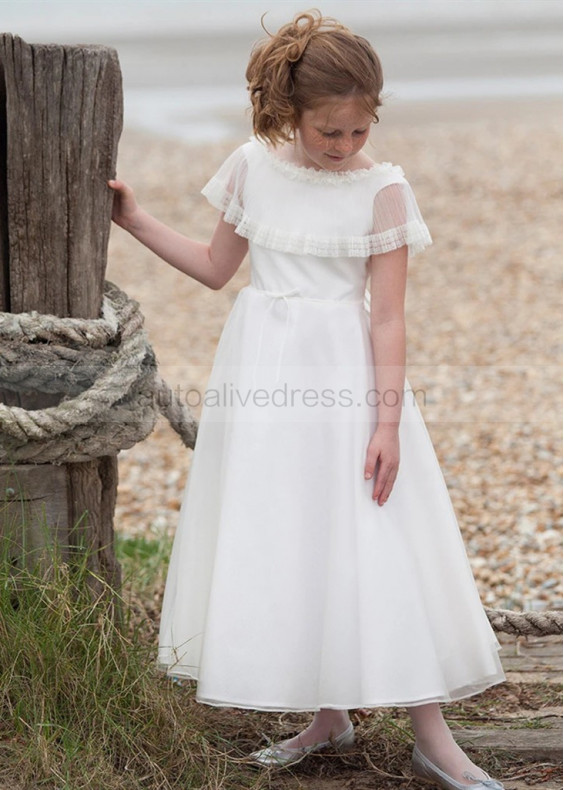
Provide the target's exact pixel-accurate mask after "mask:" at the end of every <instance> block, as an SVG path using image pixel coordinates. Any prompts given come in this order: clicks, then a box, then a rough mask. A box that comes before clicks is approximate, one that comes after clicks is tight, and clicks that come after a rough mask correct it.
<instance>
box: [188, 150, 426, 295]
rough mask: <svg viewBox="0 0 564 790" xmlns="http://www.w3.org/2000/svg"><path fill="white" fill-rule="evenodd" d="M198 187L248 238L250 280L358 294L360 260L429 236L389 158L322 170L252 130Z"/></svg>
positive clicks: (363, 271)
mask: <svg viewBox="0 0 564 790" xmlns="http://www.w3.org/2000/svg"><path fill="white" fill-rule="evenodd" d="M202 193H203V194H204V195H205V196H206V197H207V198H208V200H209V201H210V203H212V205H214V206H215V207H216V208H218V209H220V210H221V211H223V212H224V219H225V221H226V222H230V223H232V224H234V225H235V226H236V228H235V229H236V232H237V233H238V234H239V235H241V236H244V237H245V238H247V239H248V240H249V251H250V260H251V284H252V285H253V286H255V287H256V288H260V289H264V290H269V291H273V292H284V291H287V290H290V289H293V290H296V289H297V290H298V291H299V293H300V294H301V295H302V296H305V297H308V298H313V299H315V298H317V299H332V300H346V301H358V300H361V299H362V298H363V296H364V294H365V289H366V282H367V276H368V266H367V264H368V261H369V258H370V256H371V255H375V254H381V253H384V252H387V251H389V250H393V249H396V248H397V247H400V246H402V245H403V244H407V245H408V247H409V251H410V253H411V254H412V255H413V254H415V253H417V252H419V251H420V250H422V249H424V247H426V246H427V245H428V244H430V243H431V241H432V240H431V236H430V234H429V230H428V228H427V226H426V225H425V223H424V221H423V219H422V217H421V214H420V212H419V208H418V206H417V203H416V200H415V196H414V194H413V191H412V189H411V187H410V185H409V183H408V182H407V180H406V178H405V175H404V172H403V170H402V168H401V167H399V166H398V165H392V164H391V163H390V162H383V163H375V164H374V165H372V166H371V167H370V168H365V169H359V170H349V171H336V172H332V171H326V170H316V169H314V168H308V167H301V166H298V165H295V164H293V163H291V162H287V161H283V160H282V159H280V158H279V157H278V156H277V154H276V153H275V152H274V151H271V150H269V149H268V148H267V147H266V146H265V145H263V144H262V143H261V142H259V141H258V140H257V139H256V138H252V139H251V140H250V141H249V142H247V143H245V144H243V145H242V146H240V147H239V148H238V149H236V150H235V151H234V152H233V153H232V154H231V155H230V156H229V157H228V158H227V159H226V160H225V162H224V163H223V164H222V165H221V167H220V169H219V170H218V172H217V173H216V175H214V176H213V178H212V179H211V180H210V181H209V182H208V183H207V184H206V186H205V187H204V188H203V190H202Z"/></svg>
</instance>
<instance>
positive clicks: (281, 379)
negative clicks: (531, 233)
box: [158, 139, 505, 711]
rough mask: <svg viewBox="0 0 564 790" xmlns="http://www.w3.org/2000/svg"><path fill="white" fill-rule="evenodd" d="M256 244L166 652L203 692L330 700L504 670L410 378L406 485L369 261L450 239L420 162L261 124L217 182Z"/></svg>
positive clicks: (175, 565)
mask: <svg viewBox="0 0 564 790" xmlns="http://www.w3.org/2000/svg"><path fill="white" fill-rule="evenodd" d="M202 191H203V194H204V195H205V196H206V197H207V198H208V200H209V201H210V202H211V203H212V204H213V205H214V206H215V207H216V208H218V209H220V210H221V211H222V212H224V213H225V217H224V218H225V220H226V221H227V222H229V223H232V224H234V225H235V226H236V232H237V233H238V234H240V235H242V236H244V237H246V238H247V239H248V240H249V251H250V261H251V284H250V285H247V286H246V287H244V288H242V290H241V291H240V292H239V294H238V295H237V298H236V300H235V303H234V305H233V308H232V310H231V313H230V314H229V317H228V319H227V322H226V324H225V327H224V329H223V333H222V335H221V338H220V341H219V344H218V347H217V352H216V357H215V362H214V366H213V370H212V373H211V376H210V379H209V383H208V387H207V390H206V393H205V399H204V406H203V410H202V414H201V419H200V427H199V433H198V438H197V442H196V447H195V451H194V455H193V458H192V466H191V470H190V474H189V478H188V482H187V486H186V492H185V496H184V500H183V505H182V509H181V512H180V520H179V524H178V529H177V532H176V536H175V540H174V545H173V550H172V555H171V561H170V567H169V571H168V577H167V582H166V589H165V594H164V600H163V606H162V619H161V628H160V637H159V655H158V664H159V667H160V668H161V669H163V670H164V671H166V672H168V673H169V674H170V675H173V676H178V677H182V678H194V679H196V680H197V681H198V683H197V689H196V699H197V700H198V701H199V702H202V703H206V704H210V705H221V706H229V707H240V708H252V709H256V710H274V711H284V710H295V711H314V710H318V709H319V708H341V709H352V708H359V707H372V706H396V705H401V706H410V705H418V704H423V703H427V702H448V701H452V700H456V699H461V698H463V697H467V696H470V695H472V694H476V693H478V692H480V691H482V690H483V689H485V688H487V687H488V686H492V685H494V684H496V683H501V682H502V681H504V680H505V674H504V671H503V668H502V666H501V662H500V660H499V654H498V651H499V650H500V644H499V642H498V641H497V639H496V636H495V634H494V632H493V630H492V628H491V626H490V623H489V621H488V619H487V616H486V614H485V612H484V609H483V605H482V603H481V601H480V597H479V594H478V591H477V588H476V584H475V580H474V577H473V575H472V570H471V567H470V563H469V561H468V557H467V555H466V551H465V547H464V544H463V541H462V537H461V534H460V529H459V526H458V523H457V519H456V516H455V513H454V511H453V507H452V504H451V500H450V497H449V493H448V490H447V487H446V484H445V481H444V477H443V475H442V472H441V469H440V467H439V464H438V461H437V457H436V455H435V451H434V448H433V445H432V442H431V439H430V437H429V434H428V432H427V429H426V426H425V424H424V421H423V418H422V416H421V413H420V411H419V407H418V404H417V400H416V398H414V397H413V394H412V393H411V394H410V387H409V383H408V381H407V379H406V380H405V392H404V402H403V408H402V415H401V421H400V426H399V439H400V466H399V472H398V475H397V478H396V481H395V484H394V487H393V489H392V492H391V494H390V497H389V499H388V501H387V502H386V503H385V504H384V505H383V506H380V505H378V504H377V502H375V501H374V500H373V499H372V497H371V494H372V490H373V483H374V481H373V480H365V479H364V463H365V458H366V450H367V446H368V442H369V440H370V437H371V436H372V433H373V432H374V430H375V428H376V425H377V401H375V400H374V398H377V397H378V396H377V395H375V393H374V390H375V389H377V381H376V382H375V379H374V377H375V370H374V367H373V364H374V362H373V356H372V345H371V337H370V315H369V310H368V307H367V303H366V296H365V293H366V291H365V289H366V285H367V276H368V269H367V263H368V259H369V256H370V255H372V254H376V253H381V252H385V251H388V250H391V249H394V248H397V247H399V246H402V245H403V244H407V245H408V249H409V252H410V254H411V255H413V254H415V253H417V252H419V251H420V250H422V249H423V248H424V247H426V246H427V245H428V244H430V243H431V237H430V235H429V231H428V229H427V226H426V225H425V223H424V222H423V220H422V218H421V214H420V212H419V209H418V206H417V203H416V200H415V197H414V194H413V191H412V189H411V187H410V185H409V183H408V182H407V180H406V179H405V176H404V173H403V170H402V169H401V167H399V166H393V165H392V164H390V163H387V162H386V163H382V164H376V165H374V166H373V167H371V168H369V169H364V170H358V171H349V172H328V171H320V170H315V169H311V168H304V167H299V166H297V165H293V164H291V163H287V162H283V161H282V160H280V159H279V158H278V157H277V156H276V155H275V154H274V153H272V152H270V151H269V150H268V149H267V148H265V146H263V145H262V143H260V142H259V141H258V140H256V139H251V140H250V141H249V142H247V143H245V144H244V145H242V146H241V147H240V148H238V149H237V150H236V151H235V152H234V153H233V154H231V156H229V157H228V159H227V160H226V161H225V162H224V164H223V165H222V166H221V167H220V169H219V171H218V172H217V174H216V175H215V176H214V177H213V178H212V179H211V180H210V181H209V182H208V184H207V185H206V186H205V187H204V189H203V190H202Z"/></svg>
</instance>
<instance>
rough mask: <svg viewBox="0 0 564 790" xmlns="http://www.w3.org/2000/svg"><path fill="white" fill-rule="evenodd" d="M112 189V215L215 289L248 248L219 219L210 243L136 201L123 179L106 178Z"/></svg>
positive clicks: (164, 256) (157, 251)
mask: <svg viewBox="0 0 564 790" xmlns="http://www.w3.org/2000/svg"><path fill="white" fill-rule="evenodd" d="M108 185H109V186H110V187H111V188H112V189H113V190H114V206H113V210H112V219H113V220H114V222H115V223H116V224H117V225H119V226H120V227H122V228H124V229H125V230H127V231H128V232H129V233H131V235H132V236H134V237H135V238H136V239H138V241H140V242H141V243H142V244H144V245H145V246H146V247H148V248H149V249H150V250H152V251H153V252H154V253H155V254H156V255H158V256H159V258H162V259H163V260H164V261H166V262H167V263H169V264H170V265H171V266H174V268H175V269H178V270H179V271H181V272H184V274H187V275H188V276H189V277H193V278H194V279H195V280H198V282H201V283H203V284H204V285H207V286H208V287H209V288H213V289H214V290H218V289H219V288H222V287H223V286H224V285H225V283H227V282H228V281H229V280H230V279H231V277H233V275H234V274H235V272H236V271H237V269H238V268H239V266H240V265H241V262H242V260H243V258H244V257H245V255H246V253H247V250H248V242H247V240H246V239H244V238H242V237H241V236H239V235H238V234H237V233H235V227H234V226H233V225H231V224H229V223H227V222H224V220H223V216H222V217H221V218H220V219H219V221H218V223H217V225H216V228H215V231H214V233H213V236H212V239H211V241H210V243H209V244H204V243H203V242H199V241H194V240H193V239H189V238H188V237H187V236H184V235H183V234H182V233H179V232H178V231H176V230H173V229H172V228H169V227H168V225H165V224H164V222H160V221H159V220H158V219H155V217H153V216H151V214H149V213H148V212H146V211H145V210H144V209H142V208H141V207H140V206H138V205H137V202H136V200H135V197H134V194H133V190H132V189H131V187H129V186H128V185H127V184H125V183H124V182H123V181H118V180H115V181H109V182H108Z"/></svg>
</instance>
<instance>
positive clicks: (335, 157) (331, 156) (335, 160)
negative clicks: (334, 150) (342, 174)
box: [327, 154, 345, 162]
mask: <svg viewBox="0 0 564 790" xmlns="http://www.w3.org/2000/svg"><path fill="white" fill-rule="evenodd" d="M327 156H328V157H329V159H332V160H333V162H344V161H345V157H344V156H333V155H332V154H327Z"/></svg>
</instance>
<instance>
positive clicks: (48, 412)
mask: <svg viewBox="0 0 564 790" xmlns="http://www.w3.org/2000/svg"><path fill="white" fill-rule="evenodd" d="M101 312H102V315H101V317H100V318H94V319H83V318H58V317H57V316H53V315H43V314H40V313H37V312H36V311H31V312H29V313H0V343H1V344H0V381H1V386H2V389H4V390H12V391H14V392H42V393H50V394H59V395H62V400H61V401H60V402H59V403H58V405H56V406H52V407H48V408H44V409H37V410H27V409H23V408H21V407H18V406H12V407H9V406H6V405H5V404H1V403H0V462H2V461H4V462H11V463H13V462H33V463H51V464H62V463H72V462H78V461H88V460H90V459H92V458H97V457H100V456H105V455H115V454H117V453H118V452H119V451H120V450H123V449H127V448H129V447H132V446H133V445H134V444H136V443H137V442H140V441H141V440H142V439H145V438H146V437H147V436H148V435H149V434H150V433H151V431H152V430H153V428H154V426H155V423H156V420H157V417H158V414H159V413H161V414H163V415H164V416H166V417H167V419H168V420H169V422H170V423H171V425H172V427H173V428H174V430H175V431H176V432H177V433H178V434H179V436H180V438H181V439H182V441H183V442H184V444H185V445H186V446H187V447H191V448H193V447H194V445H195V442H196V434H197V421H196V419H195V417H194V416H193V415H192V413H191V412H190V410H189V409H188V408H187V407H186V406H185V405H184V404H182V403H181V402H180V401H179V399H178V398H177V397H176V396H175V395H174V394H173V393H172V391H171V389H170V387H169V386H168V385H167V384H166V382H164V381H163V380H162V378H161V377H160V375H159V373H158V369H157V362H156V359H155V354H154V351H153V349H152V347H151V346H150V344H149V342H148V340H147V335H146V332H145V330H144V329H143V315H142V313H141V311H140V309H139V304H138V303H137V302H136V301H135V300H133V299H130V298H129V297H128V296H127V294H125V293H124V292H123V291H122V290H120V289H119V288H118V287H117V285H114V284H113V283H110V282H106V283H105V286H104V299H103V303H102V311H101Z"/></svg>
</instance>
